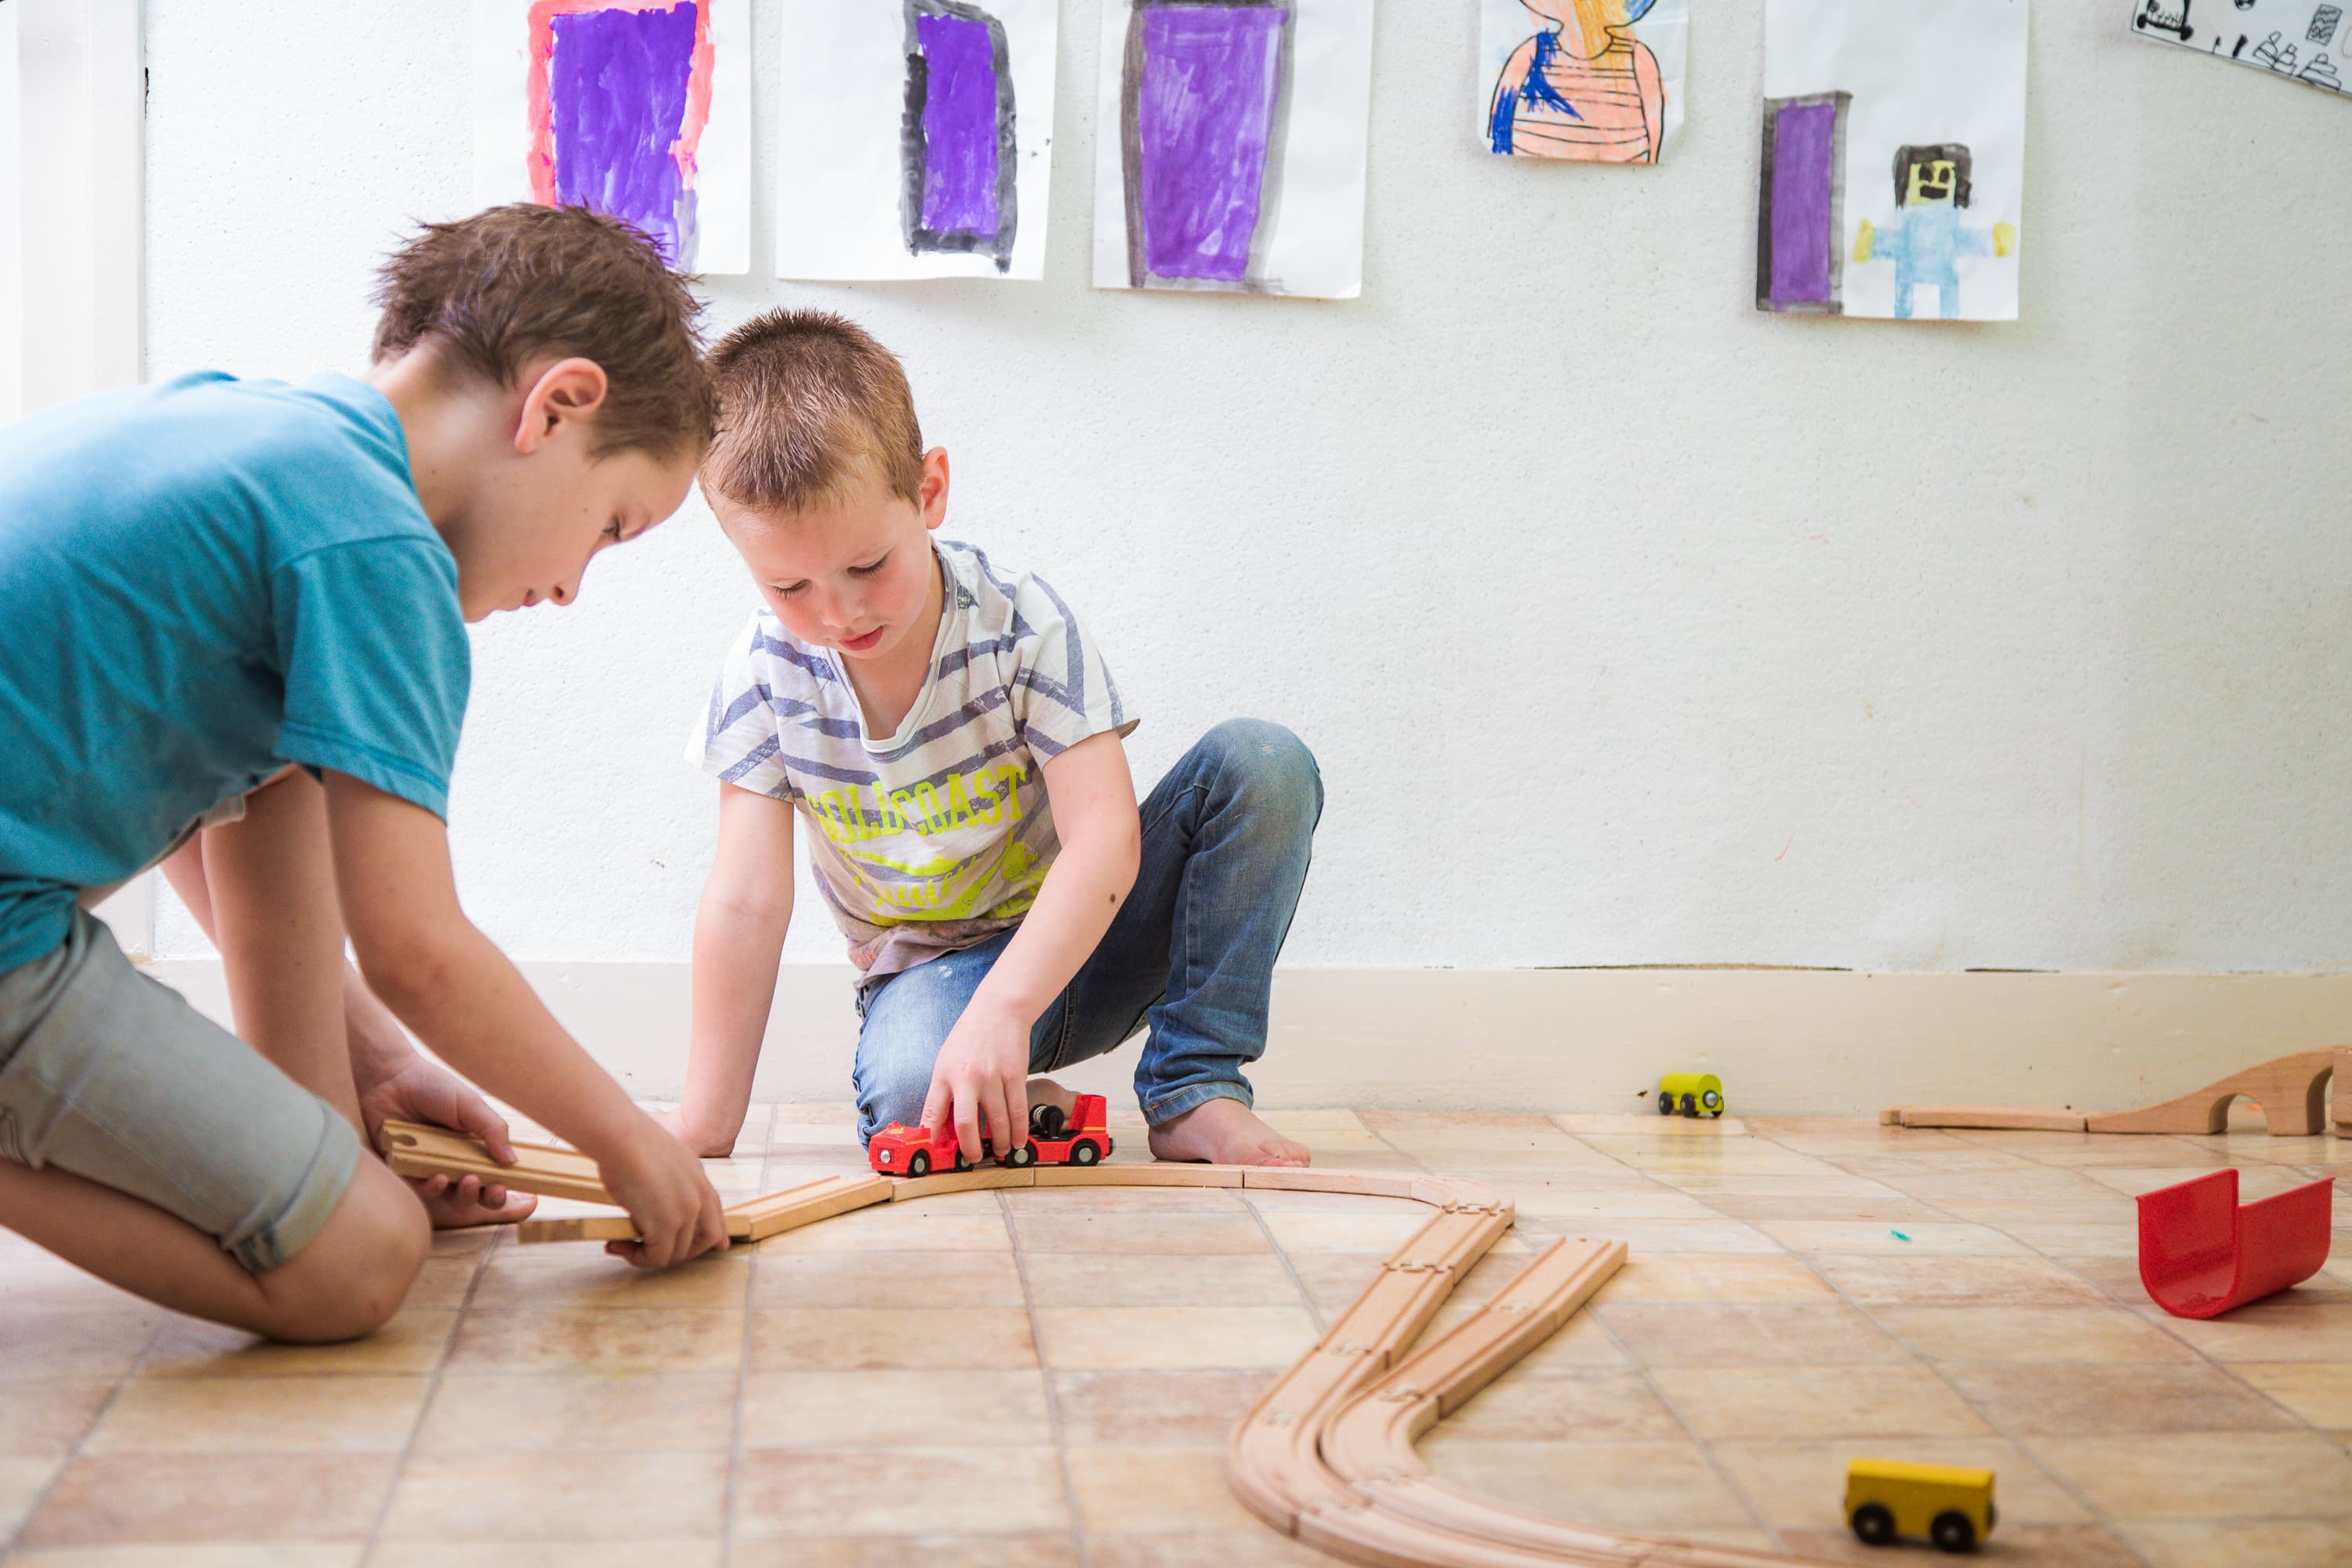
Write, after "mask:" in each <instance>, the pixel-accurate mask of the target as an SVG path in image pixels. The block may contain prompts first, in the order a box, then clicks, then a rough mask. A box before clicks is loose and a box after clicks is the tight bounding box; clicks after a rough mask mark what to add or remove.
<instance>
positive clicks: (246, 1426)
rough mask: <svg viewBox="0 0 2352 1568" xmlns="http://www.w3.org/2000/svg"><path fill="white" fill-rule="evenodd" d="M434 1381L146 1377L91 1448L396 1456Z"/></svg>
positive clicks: (96, 1430) (113, 1408)
mask: <svg viewBox="0 0 2352 1568" xmlns="http://www.w3.org/2000/svg"><path fill="white" fill-rule="evenodd" d="M426 1384H427V1380H426V1379H425V1378H424V1377H422V1376H407V1377H143V1378H137V1379H134V1380H132V1381H131V1382H130V1383H128V1384H124V1385H123V1388H122V1392H121V1395H120V1396H119V1397H117V1398H116V1400H115V1401H114V1403H113V1404H112V1405H109V1406H108V1407H107V1410H106V1414H105V1415H102V1416H100V1418H99V1421H98V1425H97V1426H94V1427H92V1428H91V1429H90V1433H89V1437H88V1438H87V1439H85V1440H84V1442H83V1444H82V1452H83V1453H85V1454H213V1453H219V1454H268V1455H271V1456H273V1457H274V1456H278V1455H284V1454H299V1453H304V1452H312V1451H316V1452H323V1453H334V1454H396V1453H398V1452H400V1451H401V1450H402V1449H403V1448H405V1447H407V1446H408V1437H409V1434H410V1433H411V1432H412V1431H414V1430H415V1426H416V1416H417V1413H418V1412H419V1411H421V1410H423V1409H424V1407H425V1387H426ZM272 1462H274V1458H273V1461H272Z"/></svg>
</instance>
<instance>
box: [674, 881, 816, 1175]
mask: <svg viewBox="0 0 2352 1568" xmlns="http://www.w3.org/2000/svg"><path fill="white" fill-rule="evenodd" d="M792 914H793V910H792V904H791V902H790V900H785V901H784V902H783V903H782V906H781V907H780V908H772V909H765V910H758V911H748V910H742V909H740V908H737V907H735V906H733V905H732V904H730V902H728V901H727V900H725V899H724V898H721V897H713V896H712V895H710V894H708V893H706V894H705V895H704V898H703V901H702V906H701V908H700V909H699V910H697V911H696V913H695V918H694V984H693V991H694V1003H693V1018H692V1023H691V1025H690V1026H689V1031H688V1046H687V1060H686V1096H685V1100H684V1102H683V1103H682V1104H681V1106H680V1107H679V1110H680V1114H681V1116H682V1118H683V1119H684V1121H685V1122H686V1124H687V1126H688V1127H689V1128H691V1129H693V1130H695V1131H698V1132H703V1133H707V1134H710V1135H714V1136H717V1135H724V1136H727V1137H729V1138H730V1139H731V1138H732V1136H733V1135H734V1134H735V1133H736V1132H738V1131H740V1130H741V1128H742V1125H743V1112H744V1110H745V1109H746V1108H747V1107H748V1106H749V1105H750V1104H751V1079H752V1076H753V1075H754V1074H755V1073H756V1072H757V1071H758V1070H759V1066H760V1042H761V1039H762V1038H764V1037H765V1036H766V1035H767V1032H768V1015H769V1013H770V1012H771V1011H772V1009H773V1008H774V1006H775V1002H776V966H777V964H778V963H780V962H781V961H782V957H783V950H784V932H785V931H786V930H787V929H788V928H789V927H790V926H791V924H792Z"/></svg>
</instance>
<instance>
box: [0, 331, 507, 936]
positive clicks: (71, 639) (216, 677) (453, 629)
mask: <svg viewBox="0 0 2352 1568" xmlns="http://www.w3.org/2000/svg"><path fill="white" fill-rule="evenodd" d="M471 668H472V666H471V659H470V649H469V647H468V646H467V640H466V624H465V618H464V616H463V615H462V614H461V613H460V612H459V610H458V605H457V562H456V560H455V559H454V558H453V557H452V556H451V555H450V553H449V551H448V547H447V546H446V545H445V544H443V543H442V542H441V537H440V535H439V534H438V533H436V532H435V531H434V528H433V524H432V523H431V521H429V520H427V518H426V517H425V509H424V508H423V507H422V506H421V505H420V504H419V503H418V501H417V499H416V489H415V485H414V484H412V483H411V482H410V479H409V477H408V444H407V440H406V438H405V437H404V436H403V434H402V432H401V428H400V421H399V419H398V418H397V417H396V416H394V413H393V409H392V405H391V404H389V403H388V402H386V401H385V400H384V398H383V395H382V394H381V393H378V392H376V391H375V390H374V389H373V388H372V387H370V386H367V385H366V384H362V383H361V382H357V381H353V380H352V379H351V378H350V377H348V376H340V375H324V376H319V377H317V378H315V379H313V380H311V381H309V382H306V383H304V384H301V385H299V386H291V385H288V384H285V383H283V382H274V381H239V380H236V378H234V377H231V376H227V375H223V374H218V373H216V372H200V373H198V374H193V375H184V376H182V377H180V378H179V379H177V380H175V381H170V382H165V383H163V384H160V385H156V386H149V387H137V388H132V389H130V390H127V391H122V392H110V393H102V394H100V395H98V396H95V397H88V398H83V399H81V400H80V401H79V402H76V403H69V404H67V405H63V406H61V407H58V408H53V409H50V410H47V411H46V412H44V413H41V414H37V415H36V416H33V417H31V418H29V419H26V420H22V421H20V422H19V423H17V424H16V425H14V426H8V427H5V428H0V973H5V971H7V970H10V969H13V968H15V967H16V965H18V964H20V963H29V962H30V961H32V960H33V959H36V958H38V957H40V956H41V955H42V954H43V953H45V952H48V951H49V950H50V949H51V948H53V947H55V946H56V945H57V944H58V942H61V941H63V940H64V938H65V934H66V929H67V926H68V921H70V919H71V916H72V910H73V904H74V900H75V898H76V896H77V895H78V894H79V892H80V891H81V890H82V889H86V888H96V887H104V886H106V885H108V884H110V883H113V882H119V881H121V880H122V879H124V878H126V877H130V876H131V875H133V874H134V873H136V872H137V871H138V870H139V869H140V868H142V867H144V866H147V865H149V864H150V863H152V861H153V860H154V859H155V858H157V857H159V856H161V855H162V854H163V852H164V851H165V850H167V849H169V848H170V847H172V844H173V841H174V840H175V839H176V838H177V837H179V836H180V835H181V834H183V833H184V832H185V831H186V830H187V828H188V826H189V825H190V824H191V823H192V822H194V819H195V818H197V817H198V816H202V815H203V814H204V813H205V812H206V811H208V810H210V809H211V808H212V807H213V806H215V805H218V804H219V803H220V802H222V801H224V800H226V799H228V798H230V797H231V796H233V795H240V794H242V793H244V792H245V791H247V790H249V789H251V788H253V787H254V785H256V784H259V783H260V782H261V781H262V780H264V779H266V778H268V777H269V776H270V775H271V774H272V773H277V772H278V770H279V769H281V768H283V767H284V766H286V765H287V764H288V763H302V764H304V765H307V766H309V767H311V768H332V769H333V770H335V771H336V772H337V773H348V774H350V775H351V776H352V777H353V778H357V779H360V780H362V781H363V782H365V783H367V784H373V785H374V786H375V787H376V788H378V789H381V790H384V791H386V792H388V793H390V794H392V795H399V796H400V797H402V798H403V799H404V800H410V801H414V802H415V803H416V804H417V805H421V806H424V807H425V809H427V810H429V811H431V812H433V813H434V814H436V816H446V814H447V806H448V789H449V770H450V764H451V763H452V762H453V761H454V760H455V758H456V755H457V732H458V729H459V727H460V725H461V723H462V722H463V721H464V719H465V713H466V691H467V682H468V680H469V679H470V676H471Z"/></svg>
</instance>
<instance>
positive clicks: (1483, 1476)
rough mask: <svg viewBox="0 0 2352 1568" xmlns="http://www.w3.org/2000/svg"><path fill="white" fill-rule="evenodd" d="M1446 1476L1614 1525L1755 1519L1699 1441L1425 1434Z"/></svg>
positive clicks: (1705, 1524) (1728, 1525) (1560, 1513)
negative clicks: (1517, 1439)
mask: <svg viewBox="0 0 2352 1568" xmlns="http://www.w3.org/2000/svg"><path fill="white" fill-rule="evenodd" d="M1421 1454H1422V1458H1423V1460H1424V1461H1426V1462H1427V1464H1428V1465H1429V1468H1431V1469H1432V1470H1433V1471H1435V1472H1436V1473H1437V1474H1438V1475H1439V1476H1440V1477H1442V1478H1444V1479H1446V1480H1449V1481H1452V1482H1454V1484H1455V1485H1457V1486H1461V1487H1465V1488H1468V1489H1473V1490H1475V1491H1477V1492H1480V1493H1482V1494H1484V1495H1486V1496H1488V1497H1492V1498H1496V1499H1497V1500H1501V1501H1503V1502H1507V1503H1510V1504H1512V1505H1514V1506H1516V1507H1518V1508H1525V1509H1532V1510H1535V1511H1536V1512H1538V1513H1544V1514H1549V1515H1551V1516H1552V1517H1554V1518H1558V1519H1565V1520H1569V1521H1573V1522H1575V1523H1577V1524H1586V1525H1598V1526H1601V1527H1602V1528H1604V1529H1612V1530H1672V1531H1685V1530H1742V1529H1748V1528H1751V1527H1752V1526H1753V1523H1754V1521H1753V1520H1752V1519H1751V1518H1750V1517H1749V1515H1748V1510H1747V1508H1746V1507H1745V1505H1743V1504H1742V1503H1741V1502H1740V1500H1738V1498H1737V1497H1736V1496H1734V1495H1733V1493H1732V1491H1731V1489H1730V1488H1728V1487H1727V1486H1725V1485H1724V1484H1723V1479H1722V1478H1721V1477H1720V1476H1718V1475H1717V1474H1716V1471H1715V1468H1714V1467H1713V1466H1712V1465H1710V1464H1708V1463H1707V1460H1706V1455H1705V1454H1704V1453H1703V1452H1702V1451H1701V1450H1700V1448H1699V1447H1698V1445H1697V1444H1696V1443H1690V1442H1666V1443H1632V1442H1622V1443H1499V1442H1488V1441H1486V1440H1484V1439H1481V1438H1475V1437H1454V1436H1448V1435H1446V1433H1445V1432H1444V1430H1443V1429H1442V1428H1441V1429H1440V1430H1439V1431H1438V1433H1437V1434H1436V1435H1434V1436H1430V1437H1427V1438H1424V1439H1423V1441H1422V1446H1421Z"/></svg>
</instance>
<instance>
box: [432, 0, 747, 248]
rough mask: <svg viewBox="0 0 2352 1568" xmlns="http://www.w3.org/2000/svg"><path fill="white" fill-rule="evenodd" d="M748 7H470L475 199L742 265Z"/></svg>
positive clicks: (742, 1)
mask: <svg viewBox="0 0 2352 1568" xmlns="http://www.w3.org/2000/svg"><path fill="white" fill-rule="evenodd" d="M748 13H749V0H475V4H474V199H475V202H476V203H477V205H483V206H488V205H493V204H497V203H501V202H511V201H530V202H538V203H540V204H541V205H550V206H553V205H564V206H585V207H592V208H593V209H594V210H596V211H597V212H601V213H606V214H609V215H610V216H614V217H617V218H621V219H623V220H625V221H626V222H628V223H631V224H634V225H635V226H637V227H638V228H640V229H642V230H644V231H645V233H646V236H647V237H649V238H650V239H652V240H653V242H654V244H655V246H656V247H657V248H659V249H660V251H661V253H662V256H663V258H665V259H666V260H667V261H668V262H670V264H671V265H673V266H676V267H681V268H688V269H691V270H695V271H701V272H742V271H746V270H748V269H749V268H750V267H751V62H750V57H749V55H748V54H747V53H746V49H747V47H748V45H749V40H750V23H749V16H748Z"/></svg>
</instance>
